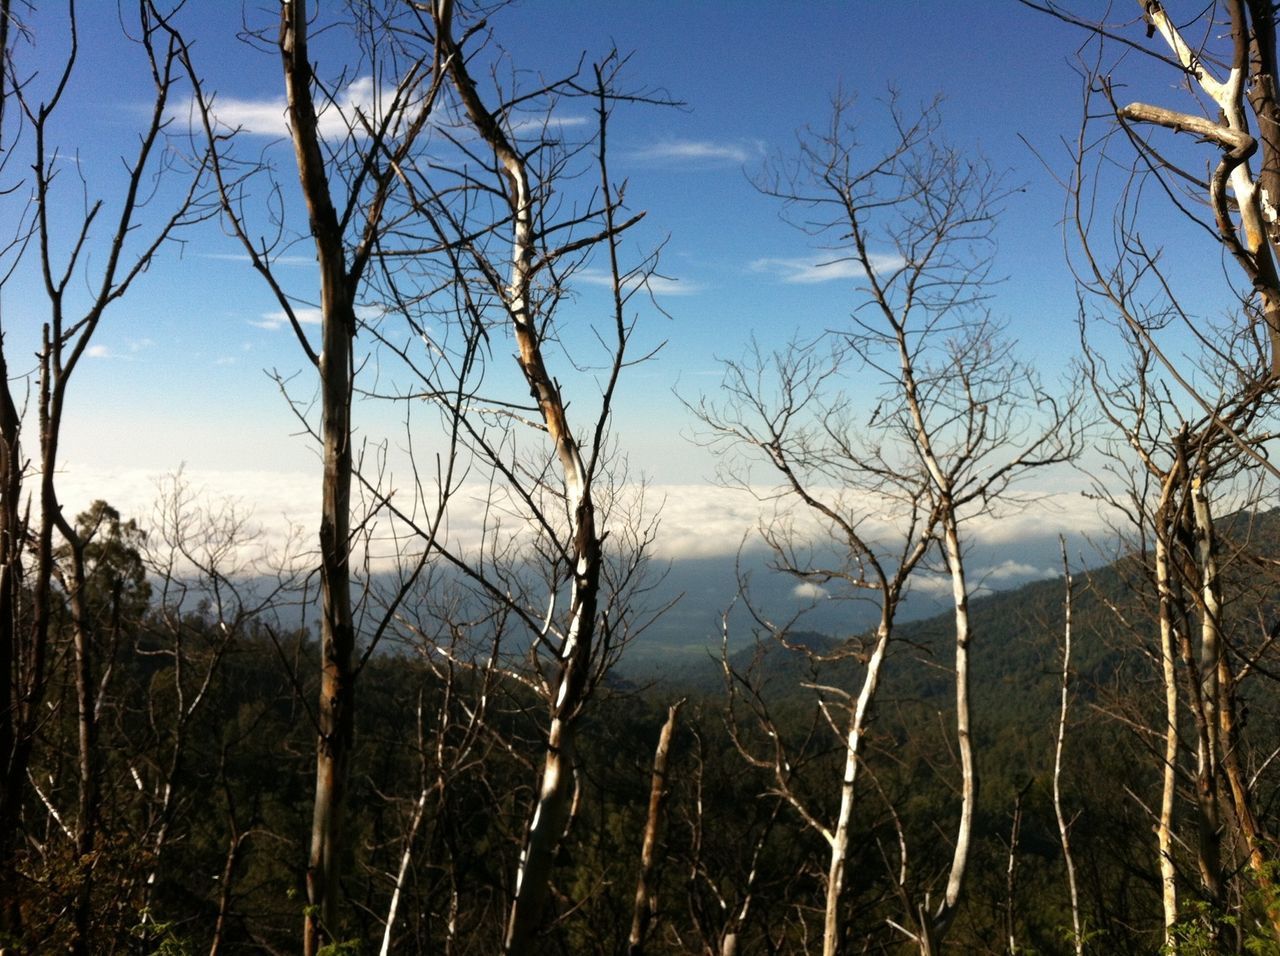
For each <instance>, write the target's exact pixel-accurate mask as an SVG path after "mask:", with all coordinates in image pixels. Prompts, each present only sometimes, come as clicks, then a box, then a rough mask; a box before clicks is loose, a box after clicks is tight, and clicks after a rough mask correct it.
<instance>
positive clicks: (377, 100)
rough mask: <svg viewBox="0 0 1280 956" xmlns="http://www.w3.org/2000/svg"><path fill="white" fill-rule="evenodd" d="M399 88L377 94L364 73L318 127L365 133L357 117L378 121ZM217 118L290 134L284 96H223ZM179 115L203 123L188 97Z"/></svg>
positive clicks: (254, 131)
mask: <svg viewBox="0 0 1280 956" xmlns="http://www.w3.org/2000/svg"><path fill="white" fill-rule="evenodd" d="M394 97H395V90H394V89H392V88H389V87H388V88H384V89H382V90H380V91H379V92H378V93H377V95H376V96H375V93H374V87H373V78H372V77H370V76H362V77H358V78H357V79H355V80H353V81H352V82H351V84H350V85H349V86H347V88H346V89H345V90H343V91H342V92H341V93H339V94H338V95H337V97H336V101H337V102H336V104H333V103H328V104H325V105H323V106H321V108H320V112H319V115H318V116H317V122H316V128H317V130H318V131H319V133H320V135H321V137H323V138H324V139H331V140H333V139H341V138H342V137H344V136H347V135H349V134H350V133H351V132H352V129H353V127H354V131H355V134H356V135H357V136H363V135H364V134H363V127H362V124H361V123H360V121H359V120H358V119H357V117H356V113H357V111H359V112H360V113H363V114H364V116H365V117H366V118H368V120H369V122H371V123H373V124H376V123H377V122H378V117H379V111H380V110H381V108H382V107H383V106H385V105H388V104H390V103H391V102H392V100H393V98H394ZM211 112H212V114H213V117H214V119H215V121H216V122H217V123H218V124H219V125H221V126H225V127H227V128H228V129H237V130H239V131H240V132H241V133H244V134H246V135H249V136H275V137H287V136H288V135H289V124H288V119H287V114H288V104H287V103H286V101H285V98H284V97H283V96H275V97H268V98H264V99H241V98H239V97H235V96H219V97H217V98H215V100H214V102H213V108H212V110H211ZM175 115H176V116H180V117H182V118H183V119H184V120H187V119H190V121H191V122H192V123H193V124H198V123H199V122H200V120H199V116H198V112H197V110H196V108H195V104H194V101H193V100H190V99H189V100H187V101H186V102H185V103H184V104H180V105H179V106H178V107H177V108H176V109H175Z"/></svg>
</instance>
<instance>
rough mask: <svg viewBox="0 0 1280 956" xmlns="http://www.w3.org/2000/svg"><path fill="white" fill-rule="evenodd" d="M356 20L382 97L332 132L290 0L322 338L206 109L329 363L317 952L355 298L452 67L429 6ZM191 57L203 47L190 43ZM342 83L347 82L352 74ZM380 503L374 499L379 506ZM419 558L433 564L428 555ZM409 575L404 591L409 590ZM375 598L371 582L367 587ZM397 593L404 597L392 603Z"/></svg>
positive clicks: (324, 923)
mask: <svg viewBox="0 0 1280 956" xmlns="http://www.w3.org/2000/svg"><path fill="white" fill-rule="evenodd" d="M349 16H350V20H349V21H348V22H347V24H346V26H347V27H348V28H349V29H351V30H352V32H353V34H354V36H355V39H356V42H357V43H359V44H360V45H361V46H362V47H363V48H365V49H366V50H367V52H368V60H369V64H370V68H371V69H372V71H373V76H372V80H373V86H374V91H375V93H374V99H373V101H372V102H371V103H367V104H354V105H353V106H351V107H350V108H349V109H348V111H347V112H345V113H343V115H342V117H341V119H342V123H343V125H344V131H343V132H342V134H341V135H340V136H339V137H338V138H337V141H336V142H330V141H328V140H326V137H325V135H324V134H322V132H321V128H320V123H319V115H320V113H321V111H322V110H323V109H333V110H340V109H341V108H340V107H339V106H338V97H337V95H336V91H335V89H334V88H333V87H332V86H330V85H329V81H328V80H327V79H326V78H324V77H322V76H320V75H319V74H317V73H316V71H315V69H314V66H313V64H312V61H311V57H310V54H309V52H308V36H309V32H310V30H311V27H312V22H311V16H310V15H309V14H308V10H307V5H306V3H305V0H293V2H287V3H284V4H282V5H281V8H280V19H279V33H278V39H277V40H276V41H275V43H274V45H275V46H276V48H277V50H278V52H279V55H280V59H281V66H282V69H283V78H284V87H285V92H286V100H287V104H288V121H289V129H290V134H291V138H292V142H293V147H294V153H295V158H296V165H297V175H298V181H299V186H300V192H301V196H302V199H303V201H304V203H305V205H306V210H307V218H308V229H307V234H308V235H309V237H310V239H311V241H312V242H313V244H314V246H315V253H316V260H317V263H318V272H319V275H318V285H319V289H318V291H319V297H318V298H319V307H320V314H321V331H320V343H319V347H318V348H317V347H316V346H314V345H313V344H312V343H311V341H310V339H309V338H308V336H307V334H306V332H305V330H304V328H303V326H302V323H301V321H300V319H299V318H298V314H297V311H296V300H295V299H294V297H293V296H292V295H291V294H290V292H289V291H287V290H286V289H285V287H284V286H283V285H282V283H281V282H280V280H279V278H278V277H277V276H276V274H275V272H274V271H273V261H274V259H275V257H276V256H277V255H279V254H280V251H281V249H282V244H283V243H285V242H287V241H289V240H290V239H291V237H290V236H288V235H287V234H284V233H281V232H277V233H276V237H275V239H274V240H270V241H268V240H265V239H264V240H258V239H256V238H255V236H256V235H257V233H256V232H255V231H254V227H253V226H252V225H251V224H250V222H251V220H250V217H249V216H248V214H247V209H246V199H247V196H246V189H247V186H246V177H249V178H251V177H252V174H253V173H255V172H257V171H258V170H257V169H256V168H255V167H250V168H249V169H248V170H245V169H244V168H243V167H238V166H237V164H236V163H235V161H234V160H233V158H232V157H231V156H230V155H228V149H229V146H228V142H229V140H230V139H231V138H232V137H233V136H234V133H235V131H234V130H228V129H226V128H224V127H220V126H219V125H218V121H217V106H216V100H215V98H214V97H213V96H212V94H207V93H206V92H205V91H204V90H203V88H202V87H200V86H199V85H198V88H197V96H196V99H195V105H196V111H197V118H198V122H199V124H200V126H201V127H202V128H203V132H204V136H205V138H206V139H207V140H208V142H209V143H210V144H211V146H212V148H213V149H214V151H215V159H216V162H215V167H214V168H215V175H216V178H217V184H218V190H219V195H220V198H221V203H222V209H223V212H224V215H225V217H226V220H227V222H228V223H229V224H230V227H231V230H232V231H233V232H234V234H235V235H236V236H237V237H238V238H239V239H240V241H241V243H242V245H243V247H244V249H245V251H246V252H247V253H248V255H249V257H250V259H251V261H252V264H253V267H254V269H255V270H256V271H257V272H258V273H259V274H260V275H261V276H262V277H263V278H264V280H265V281H266V283H267V285H268V287H269V288H270V289H271V291H272V293H274V295H275V296H276V299H277V301H278V302H279V305H280V307H281V309H282V310H283V311H284V313H285V314H286V315H287V316H288V319H289V323H290V325H291V327H292V329H293V331H294V333H295V336H296V338H297V340H298V344H299V346H300V347H301V349H302V352H303V354H304V355H305V356H306V358H307V360H308V361H309V362H310V363H311V365H312V366H314V368H315V369H316V372H317V376H318V383H319V391H320V415H319V418H320V421H319V424H318V425H316V426H311V425H308V428H309V430H311V433H312V434H313V435H314V436H315V438H316V439H317V441H318V442H319V444H320V447H321V449H322V459H323V464H322V470H323V479H322V483H321V518H320V529H319V555H320V596H321V605H322V610H321V615H320V654H321V669H320V673H321V686H320V692H319V702H318V706H317V708H316V711H315V720H316V723H317V748H316V798H315V813H314V821H313V827H312V835H311V851H310V862H309V865H308V869H307V899H308V908H307V911H306V912H307V915H306V925H305V929H304V951H305V952H306V953H308V954H314V953H315V952H316V951H317V950H318V949H319V947H320V946H321V945H322V942H323V941H324V940H325V939H326V938H327V939H334V935H333V934H334V933H335V932H337V928H338V923H337V919H338V910H337V905H338V902H339V900H338V895H339V885H338V879H339V875H340V864H339V859H340V857H341V854H342V847H343V845H344V832H345V824H344V795H345V786H346V777H347V771H348V761H349V756H350V750H351V742H352V733H353V727H354V723H353V721H354V707H355V703H354V700H355V697H354V695H355V683H356V678H357V675H358V673H359V667H360V664H361V661H358V660H357V659H356V658H355V651H356V647H357V627H356V614H355V612H354V611H353V598H352V569H351V561H352V552H353V538H354V534H353V531H354V530H355V529H358V528H367V525H368V522H369V520H370V519H371V515H368V514H366V515H364V516H363V517H362V520H361V521H360V522H359V523H358V524H357V525H356V526H355V528H354V529H353V525H352V520H351V519H352V506H353V499H352V487H353V476H354V475H355V474H356V472H357V471H358V466H357V463H356V455H355V449H354V448H353V438H352V435H353V426H352V399H353V393H354V383H355V377H356V371H357V369H356V360H355V356H356V351H355V349H356V338H357V333H358V331H359V329H360V327H361V322H360V319H359V318H358V317H357V312H356V306H357V301H358V299H359V296H360V294H361V290H362V288H363V286H364V284H365V282H366V279H367V272H368V270H369V265H370V263H371V262H372V261H373V258H374V256H375V253H376V252H377V250H378V248H379V245H380V243H381V242H383V239H384V237H385V236H387V235H389V234H390V232H391V231H392V228H393V223H391V222H390V221H389V220H388V207H389V204H390V200H391V197H392V194H393V193H394V191H395V190H396V188H397V187H398V186H399V184H400V180H401V177H402V176H403V172H404V168H405V167H406V166H410V165H411V164H412V162H413V161H414V159H415V157H416V156H417V150H418V149H419V143H420V139H422V138H423V133H424V130H425V129H426V127H427V125H428V119H429V117H430V116H431V115H432V110H433V108H434V104H435V97H436V93H437V91H438V90H439V84H440V80H441V78H442V73H441V69H442V65H443V64H442V61H441V56H442V51H441V50H440V48H439V47H438V45H437V44H433V43H432V42H431V40H430V39H429V38H426V39H425V40H423V41H422V42H421V43H420V44H419V43H418V42H417V40H418V36H417V34H415V33H414V32H413V27H415V26H416V25H418V24H419V23H421V17H420V16H419V15H418V14H416V13H415V12H414V11H412V10H401V9H399V8H398V7H397V6H395V5H391V4H385V5H384V4H378V3H370V4H366V5H362V6H359V7H353V8H352V9H351V10H350V11H349ZM184 51H185V55H187V56H188V57H189V56H190V51H189V49H187V48H186V47H184ZM338 82H339V83H341V82H344V78H341V77H340V78H339V79H338ZM377 504H378V501H377V497H376V495H375V498H374V507H375V509H376V507H377ZM418 567H419V568H420V567H421V565H420V564H419V566H418ZM407 586H408V582H404V583H403V585H402V586H401V587H400V589H399V592H398V593H399V595H400V596H401V597H402V596H403V594H404V593H406V591H407ZM366 596H367V588H366ZM393 603H394V602H393ZM393 614H394V608H386V609H384V611H383V613H382V614H381V618H380V623H377V624H376V626H374V627H373V629H372V633H369V634H366V635H364V639H365V641H366V653H365V656H364V658H363V659H367V656H368V653H367V652H368V651H369V650H370V649H371V648H372V646H373V645H376V643H377V642H378V640H379V638H380V637H381V635H382V633H383V632H384V631H385V629H386V627H387V626H388V625H389V624H390V622H391V620H392V618H393Z"/></svg>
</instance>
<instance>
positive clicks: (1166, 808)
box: [1155, 506, 1178, 946]
mask: <svg viewBox="0 0 1280 956" xmlns="http://www.w3.org/2000/svg"><path fill="white" fill-rule="evenodd" d="M1167 536H1168V521H1167V506H1166V507H1162V508H1161V509H1160V510H1159V511H1158V512H1157V515H1156V542H1155V544H1156V588H1157V592H1158V594H1159V601H1160V612H1159V613H1160V664H1161V672H1162V674H1163V677H1164V713H1165V718H1164V719H1165V730H1164V740H1165V746H1164V768H1163V773H1162V775H1161V781H1162V782H1161V789H1160V822H1159V825H1158V826H1157V828H1156V844H1157V848H1158V850H1159V854H1160V888H1161V891H1160V898H1161V903H1162V905H1163V908H1164V942H1165V945H1166V946H1169V945H1172V943H1173V938H1172V936H1171V930H1172V927H1173V925H1174V924H1175V923H1177V922H1178V882H1177V881H1178V871H1177V868H1176V867H1175V866H1174V862H1173V802H1174V796H1175V790H1176V787H1177V782H1178V780H1177V764H1178V676H1177V672H1176V663H1175V659H1174V627H1173V598H1172V595H1171V593H1170V590H1169V589H1170V583H1169V545H1168V542H1167V540H1166V539H1167Z"/></svg>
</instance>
